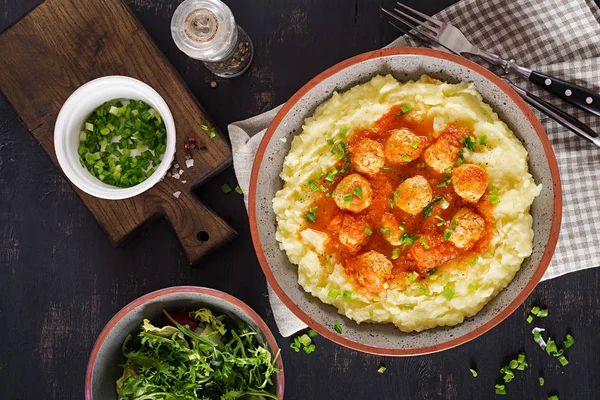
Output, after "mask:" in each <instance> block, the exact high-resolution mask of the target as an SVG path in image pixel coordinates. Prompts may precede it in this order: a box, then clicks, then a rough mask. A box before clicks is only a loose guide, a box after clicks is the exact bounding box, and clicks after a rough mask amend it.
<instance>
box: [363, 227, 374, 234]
mask: <svg viewBox="0 0 600 400" xmlns="http://www.w3.org/2000/svg"><path fill="white" fill-rule="evenodd" d="M363 232H364V233H365V234H367V235H369V236H371V235H372V234H373V231H372V230H371V229H370V228H369V227H367V228H365V229H363Z"/></svg>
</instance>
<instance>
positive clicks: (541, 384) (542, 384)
mask: <svg viewBox="0 0 600 400" xmlns="http://www.w3.org/2000/svg"><path fill="white" fill-rule="evenodd" d="M538 380H539V382H540V386H544V382H545V380H544V378H542V377H541V376H540V377H539V378H538Z"/></svg>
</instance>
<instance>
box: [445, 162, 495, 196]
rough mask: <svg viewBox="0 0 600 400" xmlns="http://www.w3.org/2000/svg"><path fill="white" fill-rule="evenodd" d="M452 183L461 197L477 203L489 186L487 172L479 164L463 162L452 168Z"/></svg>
mask: <svg viewBox="0 0 600 400" xmlns="http://www.w3.org/2000/svg"><path fill="white" fill-rule="evenodd" d="M452 185H453V186H454V191H455V192H456V194H458V195H459V196H460V197H462V198H463V199H465V200H466V201H469V202H471V203H477V202H478V201H479V199H480V198H481V196H483V194H484V193H485V189H486V188H487V173H486V172H485V171H484V170H483V168H481V167H480V166H478V165H474V164H463V165H461V166H460V167H458V168H455V169H454V170H452Z"/></svg>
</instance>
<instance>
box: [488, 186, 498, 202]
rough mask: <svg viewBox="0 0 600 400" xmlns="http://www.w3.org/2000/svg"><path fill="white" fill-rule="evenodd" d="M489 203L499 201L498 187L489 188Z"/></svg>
mask: <svg viewBox="0 0 600 400" xmlns="http://www.w3.org/2000/svg"><path fill="white" fill-rule="evenodd" d="M490 203H492V205H496V204H498V203H500V199H499V198H498V189H496V188H493V189H492V190H490Z"/></svg>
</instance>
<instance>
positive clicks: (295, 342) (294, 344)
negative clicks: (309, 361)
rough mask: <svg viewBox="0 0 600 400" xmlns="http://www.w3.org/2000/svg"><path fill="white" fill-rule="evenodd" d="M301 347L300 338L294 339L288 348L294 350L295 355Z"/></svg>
mask: <svg viewBox="0 0 600 400" xmlns="http://www.w3.org/2000/svg"><path fill="white" fill-rule="evenodd" d="M301 347H302V343H300V338H297V337H296V338H294V340H293V341H292V343H290V348H291V349H292V350H294V351H295V352H296V353H298V352H300V348H301Z"/></svg>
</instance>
